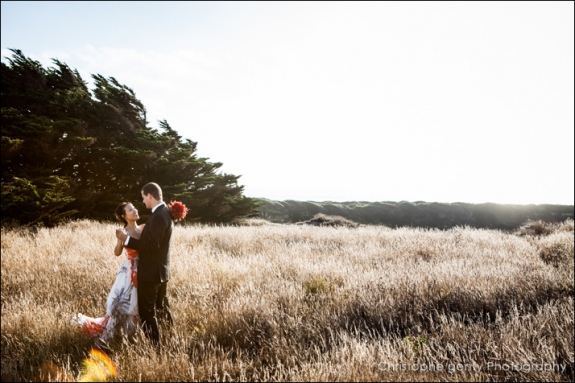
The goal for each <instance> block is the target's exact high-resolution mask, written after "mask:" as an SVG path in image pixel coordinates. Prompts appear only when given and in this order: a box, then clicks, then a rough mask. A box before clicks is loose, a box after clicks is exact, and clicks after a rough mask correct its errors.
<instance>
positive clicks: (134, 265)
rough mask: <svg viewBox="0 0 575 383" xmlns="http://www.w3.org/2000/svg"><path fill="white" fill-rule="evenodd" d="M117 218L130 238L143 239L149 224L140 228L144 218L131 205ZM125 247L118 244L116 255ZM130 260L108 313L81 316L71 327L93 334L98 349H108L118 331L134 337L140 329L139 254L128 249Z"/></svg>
mask: <svg viewBox="0 0 575 383" xmlns="http://www.w3.org/2000/svg"><path fill="white" fill-rule="evenodd" d="M115 214H116V218H118V220H120V221H121V222H122V223H124V229H125V230H126V232H127V233H128V235H130V237H134V238H138V239H139V238H140V236H141V235H142V230H143V229H144V226H145V224H142V225H138V224H137V221H138V219H139V218H140V217H139V215H138V210H137V209H136V208H135V207H134V205H132V204H131V203H129V202H122V203H121V204H120V205H118V207H117V208H116V212H115ZM122 249H124V244H123V243H122V241H121V240H120V239H118V240H117V243H116V247H115V248H114V254H115V255H116V256H119V255H120V254H122ZM125 249H126V256H127V259H126V260H125V261H124V262H123V263H122V265H121V266H120V270H119V271H118V273H117V274H116V280H115V282H114V285H113V286H112V289H111V290H110V294H109V295H108V300H107V301H106V313H105V315H104V316H103V317H100V318H91V317H88V316H86V315H83V314H81V313H78V314H77V315H76V316H74V317H73V318H72V320H71V323H73V324H77V325H79V326H81V328H82V329H83V330H84V331H86V332H87V333H88V334H90V335H91V336H92V337H93V338H94V341H95V343H96V345H97V346H100V347H104V346H106V344H107V343H108V341H110V339H112V338H113V336H114V334H115V333H116V331H117V330H120V331H122V332H124V333H125V334H132V333H133V332H134V331H135V330H136V329H137V327H138V324H139V321H140V318H139V315H138V292H137V287H138V252H137V251H136V250H133V249H129V248H127V247H126V248H125Z"/></svg>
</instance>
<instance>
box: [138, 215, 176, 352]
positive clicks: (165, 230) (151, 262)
mask: <svg viewBox="0 0 575 383" xmlns="http://www.w3.org/2000/svg"><path fill="white" fill-rule="evenodd" d="M173 230H174V221H173V220H172V217H171V215H170V212H169V210H168V208H167V206H166V205H165V204H162V205H160V206H158V207H157V208H156V210H154V212H153V213H152V215H151V216H150V218H149V219H148V222H146V226H144V230H143V231H142V235H141V237H140V239H136V238H131V237H130V240H129V241H128V245H127V246H128V247H130V248H132V249H135V250H138V254H139V261H138V309H139V311H140V319H141V320H142V324H143V326H144V332H145V333H146V335H148V336H149V337H150V339H151V340H152V341H153V342H154V343H156V344H159V339H160V334H159V330H158V322H157V319H156V308H157V309H158V311H160V312H161V313H163V314H164V315H165V316H166V317H167V319H168V321H169V322H170V324H171V322H172V316H171V313H170V309H169V306H168V304H167V298H166V287H167V283H168V280H169V279H170V246H171V243H172V231H173Z"/></svg>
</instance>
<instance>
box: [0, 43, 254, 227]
mask: <svg viewBox="0 0 575 383" xmlns="http://www.w3.org/2000/svg"><path fill="white" fill-rule="evenodd" d="M12 53H13V55H12V57H11V58H7V60H8V64H5V63H3V62H2V63H1V87H0V92H1V100H2V104H1V107H2V117H1V118H2V179H1V183H2V219H3V220H4V219H11V220H16V221H17V222H19V223H21V224H30V223H38V224H44V225H48V226H51V225H54V224H57V223H59V222H61V221H62V220H64V219H75V218H78V219H79V218H87V219H95V220H112V219H113V211H114V208H115V207H116V205H117V204H118V203H119V202H121V201H130V202H133V203H134V204H135V205H136V207H138V208H139V209H140V210H141V215H145V214H146V213H147V212H146V210H145V209H144V206H143V204H142V203H141V197H140V189H141V187H142V186H143V185H144V184H145V183H147V182H151V181H152V182H157V183H158V184H160V185H161V186H162V189H163V191H164V200H165V201H166V202H170V201H171V200H178V201H182V202H184V203H185V204H186V205H187V206H188V207H189V208H190V211H189V213H188V216H187V217H186V221H188V222H194V221H198V222H213V223H216V222H229V221H231V220H233V219H234V218H237V217H243V216H252V215H254V214H257V210H256V208H257V201H256V200H255V199H252V198H247V197H245V196H244V195H243V186H241V185H239V184H238V178H239V176H235V175H231V174H225V173H224V174H222V173H220V172H218V169H219V168H220V167H221V166H222V164H221V163H218V162H209V161H208V159H207V158H201V157H198V156H197V154H196V148H197V143H196V142H193V141H191V140H189V139H185V140H182V137H181V136H180V135H178V133H177V132H176V130H174V129H173V128H172V127H171V126H170V125H169V124H168V122H167V121H165V120H164V121H160V122H159V130H158V129H153V128H151V127H150V126H149V125H148V121H147V120H146V108H145V107H144V105H143V104H142V103H141V102H140V100H138V99H137V98H136V95H135V94H134V92H133V91H132V89H130V88H129V87H127V86H125V85H122V84H120V83H119V82H118V81H117V80H116V79H115V78H113V77H108V78H106V77H103V76H101V75H99V74H96V75H92V77H93V79H94V82H95V83H94V89H93V91H92V92H91V91H90V90H89V89H88V87H87V83H86V82H85V81H84V80H83V79H82V78H81V77H80V74H79V73H78V71H77V70H73V69H71V68H69V67H68V66H67V65H66V64H65V63H62V62H60V61H59V60H56V59H54V60H53V62H54V67H48V68H44V67H43V66H42V65H41V64H40V63H39V62H37V61H34V60H32V59H30V58H28V57H26V56H24V54H23V53H22V52H21V51H19V50H15V49H14V50H12Z"/></svg>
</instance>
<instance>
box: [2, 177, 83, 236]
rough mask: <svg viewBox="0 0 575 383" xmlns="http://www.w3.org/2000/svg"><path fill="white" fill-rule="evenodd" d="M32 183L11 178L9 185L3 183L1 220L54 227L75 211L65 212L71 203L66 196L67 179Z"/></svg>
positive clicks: (52, 178) (70, 199)
mask: <svg viewBox="0 0 575 383" xmlns="http://www.w3.org/2000/svg"><path fill="white" fill-rule="evenodd" d="M35 182H36V183H34V182H32V181H29V180H27V179H23V178H18V177H14V178H13V179H12V182H3V183H2V217H18V218H19V220H20V221H21V222H25V223H32V224H36V223H42V224H44V225H45V226H54V225H56V224H58V223H61V222H62V220H64V219H65V218H67V217H70V216H71V215H73V214H74V213H75V212H76V211H74V210H65V209H64V207H65V206H66V205H67V204H68V203H70V202H71V201H72V200H73V198H72V197H70V196H68V195H66V192H67V190H68V189H69V185H68V182H67V180H65V179H63V178H60V177H57V176H51V177H47V178H46V179H36V180H35Z"/></svg>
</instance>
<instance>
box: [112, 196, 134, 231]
mask: <svg viewBox="0 0 575 383" xmlns="http://www.w3.org/2000/svg"><path fill="white" fill-rule="evenodd" d="M128 204H130V203H129V202H122V203H121V204H119V205H118V207H117V208H116V211H115V212H114V213H115V215H116V218H117V219H118V221H120V222H122V223H123V224H124V227H126V226H127V225H128V221H126V218H124V217H123V215H124V214H126V212H125V211H124V209H125V208H126V205H128Z"/></svg>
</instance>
